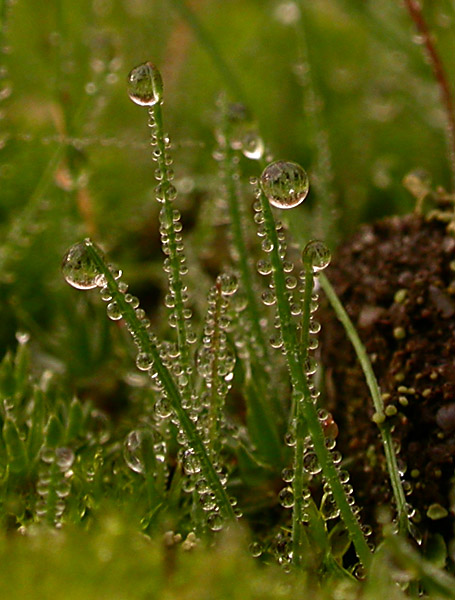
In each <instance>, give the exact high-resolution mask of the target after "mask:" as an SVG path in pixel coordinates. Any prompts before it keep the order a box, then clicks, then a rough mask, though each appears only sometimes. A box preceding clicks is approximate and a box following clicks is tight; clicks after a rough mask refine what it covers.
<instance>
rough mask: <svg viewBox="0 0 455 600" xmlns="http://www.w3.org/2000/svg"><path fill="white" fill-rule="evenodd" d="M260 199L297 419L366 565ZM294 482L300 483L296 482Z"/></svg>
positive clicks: (274, 234)
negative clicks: (305, 365)
mask: <svg viewBox="0 0 455 600" xmlns="http://www.w3.org/2000/svg"><path fill="white" fill-rule="evenodd" d="M260 202H261V207H262V211H263V215H264V224H265V228H266V235H267V237H268V238H269V240H270V241H271V243H272V250H271V252H270V262H271V264H272V276H273V283H274V286H275V293H276V302H277V311H278V317H279V320H280V326H281V333H282V337H283V345H284V350H285V354H286V360H287V364H288V370H289V374H290V377H291V382H292V386H293V392H294V394H295V395H296V396H297V397H298V398H299V397H301V398H302V399H301V400H298V402H297V405H296V411H297V412H296V414H297V422H299V421H301V422H302V423H304V426H305V427H306V429H307V430H308V432H309V434H310V436H311V439H312V442H313V445H314V450H315V452H316V455H317V457H318V460H319V463H320V465H321V468H322V473H323V476H324V478H325V480H326V482H327V483H328V485H329V486H330V489H331V492H332V494H333V497H334V500H335V502H336V504H337V506H338V508H339V510H340V515H341V518H342V519H343V521H344V524H345V526H346V529H347V530H348V532H349V535H350V538H351V540H352V542H353V544H354V547H355V550H356V553H357V556H358V557H359V560H360V561H361V562H362V563H363V565H364V566H365V567H367V566H368V565H369V563H370V561H371V556H372V553H371V550H370V548H369V547H368V544H367V542H366V540H365V537H364V535H363V533H362V530H361V527H360V524H359V522H358V520H357V517H356V515H355V514H354V513H353V511H352V508H351V506H350V505H349V503H348V500H347V497H346V493H345V491H344V488H343V485H342V483H341V481H340V479H339V476H338V471H337V469H336V467H335V464H334V462H333V459H332V456H331V454H330V451H329V450H328V449H327V448H326V445H325V436H324V432H323V430H322V426H321V424H320V422H319V418H318V414H317V410H316V407H315V406H314V404H313V401H312V398H311V393H310V390H309V387H308V381H307V376H306V374H305V373H304V370H303V360H302V354H301V351H300V348H299V345H298V342H297V331H296V327H295V325H294V323H293V321H292V316H291V311H290V306H289V302H288V299H287V293H286V284H285V275H284V270H283V265H282V262H281V258H280V256H279V251H278V247H279V241H278V236H277V231H276V227H275V221H274V217H273V214H272V209H271V207H270V205H269V202H268V200H267V198H266V197H265V195H264V194H263V192H262V191H261V194H260ZM308 268H310V267H309V266H308V265H306V269H308ZM295 483H296V482H295V480H294V485H295ZM298 485H300V483H299V482H298ZM302 485H303V480H302ZM296 496H297V494H295V499H296ZM295 499H294V502H295ZM295 526H296V533H297V536H298V537H297V543H298V545H299V547H298V548H297V554H296V556H295V557H294V558H293V560H294V563H295V564H296V563H297V564H298V561H299V559H300V557H301V551H300V544H301V542H300V540H301V537H300V535H301V527H302V526H301V525H300V524H298V523H297V522H295ZM294 543H296V542H294Z"/></svg>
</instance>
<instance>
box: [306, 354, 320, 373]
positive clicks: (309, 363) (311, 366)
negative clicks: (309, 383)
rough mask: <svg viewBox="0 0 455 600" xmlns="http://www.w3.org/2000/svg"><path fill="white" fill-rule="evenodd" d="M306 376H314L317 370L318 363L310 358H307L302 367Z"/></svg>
mask: <svg viewBox="0 0 455 600" xmlns="http://www.w3.org/2000/svg"><path fill="white" fill-rule="evenodd" d="M303 368H304V370H305V374H306V375H308V376H309V375H314V374H315V373H316V371H317V368H318V363H317V362H316V360H315V359H314V358H313V357H312V356H307V358H306V359H305V363H304V366H303Z"/></svg>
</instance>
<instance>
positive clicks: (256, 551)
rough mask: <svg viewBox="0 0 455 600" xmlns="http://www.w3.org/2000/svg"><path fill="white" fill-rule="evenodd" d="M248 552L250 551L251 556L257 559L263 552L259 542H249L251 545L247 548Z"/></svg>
mask: <svg viewBox="0 0 455 600" xmlns="http://www.w3.org/2000/svg"><path fill="white" fill-rule="evenodd" d="M248 550H249V551H250V553H251V556H253V557H254V558H258V557H259V556H261V554H262V552H263V548H262V544H260V543H259V542H251V544H250V545H249V546H248Z"/></svg>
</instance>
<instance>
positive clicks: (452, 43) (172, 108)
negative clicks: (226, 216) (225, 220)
mask: <svg viewBox="0 0 455 600" xmlns="http://www.w3.org/2000/svg"><path fill="white" fill-rule="evenodd" d="M0 5H1V14H2V17H1V18H2V33H1V35H2V40H1V44H0V45H1V46H2V55H1V63H2V70H1V72H0V75H1V92H0V98H1V105H0V110H1V116H2V118H1V120H0V147H1V150H0V222H1V225H0V235H1V245H0V274H1V284H0V293H1V300H0V302H1V303H2V319H1V323H0V347H1V348H2V350H4V349H6V348H8V347H10V346H12V345H14V344H15V339H14V335H15V332H16V331H17V330H26V331H29V332H30V333H31V334H32V337H33V339H34V340H39V352H37V354H36V356H38V359H37V360H38V362H41V364H42V365H44V366H46V365H49V366H52V368H54V369H60V370H61V371H62V372H67V373H69V374H70V375H71V376H72V377H74V379H75V380H77V381H78V382H79V385H81V383H80V382H81V381H84V378H89V379H90V377H91V374H92V373H93V372H95V371H96V369H97V368H98V367H100V368H101V367H102V366H103V365H105V363H106V360H108V361H109V360H111V361H114V363H115V361H118V360H120V361H121V360H123V359H122V357H121V356H120V357H119V356H118V353H119V352H120V353H121V347H122V346H121V345H118V344H117V345H116V344H114V343H112V342H113V340H112V338H113V337H114V338H115V336H116V335H120V334H117V332H116V331H115V328H112V327H110V328H109V326H108V324H107V323H105V321H106V319H104V318H99V319H97V318H95V317H94V315H96V314H98V313H99V312H100V311H101V312H102V308H101V307H100V306H99V303H98V302H97V299H92V298H91V296H90V294H88V295H84V294H78V293H77V292H75V290H72V289H69V288H68V286H66V285H65V283H64V282H63V280H62V278H61V275H60V272H59V268H60V261H61V257H62V255H63V253H64V251H65V250H66V249H67V247H68V246H70V245H71V244H73V243H74V242H76V241H78V240H80V239H81V238H83V237H85V236H87V235H90V236H93V237H94V238H95V239H96V240H99V241H100V242H101V243H102V244H103V245H104V247H105V249H106V250H108V251H109V253H110V255H111V256H112V257H113V259H114V260H116V261H117V262H118V264H120V265H121V266H122V268H123V269H124V271H125V273H126V279H127V281H129V282H130V284H131V288H132V291H133V293H136V294H137V295H138V296H139V297H140V298H141V300H142V304H143V306H144V308H146V309H147V310H149V311H150V312H151V313H152V316H153V315H155V317H154V323H155V325H156V326H157V327H158V328H159V327H160V314H161V313H160V310H159V309H157V307H158V306H159V301H160V291H159V290H160V285H161V282H162V279H163V276H162V273H161V261H162V255H161V252H160V249H159V238H158V224H157V212H158V208H159V207H158V204H157V203H156V202H155V200H154V186H155V181H154V178H153V168H154V167H153V164H152V162H151V160H150V155H149V151H148V135H149V132H148V128H147V124H146V121H147V114H146V111H145V110H143V109H140V108H139V107H137V106H136V105H134V104H133V103H132V102H131V101H130V100H129V99H128V97H127V94H126V77H127V74H128V72H129V71H130V69H131V68H132V67H134V66H136V65H137V64H139V63H141V62H143V61H145V60H151V61H152V62H153V63H155V64H156V65H158V66H159V68H160V69H161V71H162V75H163V79H164V85H165V105H164V114H165V121H166V128H167V129H168V131H169V133H170V135H171V139H172V141H173V155H174V168H175V181H176V187H177V188H178V190H179V192H180V194H179V200H178V206H179V208H180V209H181V210H182V212H183V217H184V218H183V220H184V225H185V228H186V231H188V232H189V234H190V236H192V237H191V239H189V238H187V247H188V248H189V249H190V250H189V254H190V257H189V258H190V260H191V254H192V253H193V254H196V255H197V254H201V253H202V254H203V251H204V244H206V243H207V244H209V243H210V235H207V229H206V226H207V223H209V221H208V217H207V214H208V213H210V207H211V206H212V205H213V206H214V205H215V204H216V200H217V197H218V196H219V193H220V192H219V180H218V174H217V164H216V162H215V161H214V160H213V158H212V153H213V150H214V147H215V136H214V131H215V127H216V98H217V96H218V94H219V93H220V92H221V91H222V90H225V89H227V91H228V93H230V96H231V98H232V100H233V101H238V100H243V101H244V102H246V103H247V104H248V106H249V108H250V110H251V113H252V114H253V115H254V118H255V119H256V120H257V124H258V128H259V130H260V132H261V135H262V137H263V139H264V141H265V143H266V145H267V147H268V148H269V149H270V151H271V152H272V153H273V155H274V156H275V157H276V158H282V159H286V160H293V161H296V162H299V163H301V164H302V165H303V166H304V167H305V168H306V169H307V171H308V173H309V176H310V180H311V181H312V184H313V183H315V185H313V191H312V193H311V194H310V197H309V199H308V201H307V202H306V204H307V207H305V208H303V209H302V211H300V212H299V213H298V215H297V216H296V217H295V220H294V217H293V220H294V223H293V224H294V227H293V231H294V234H295V233H296V231H297V234H298V231H299V228H300V227H301V228H302V231H304V234H302V235H303V237H305V236H308V235H310V234H311V233H312V227H313V219H314V214H315V212H316V211H315V207H316V206H317V203H318V202H319V203H321V202H325V200H326V199H325V198H321V195H322V194H323V193H324V190H327V189H330V190H331V193H332V194H333V206H334V208H335V213H334V215H333V219H334V222H335V227H333V226H331V228H330V229H328V228H325V229H324V226H322V228H321V224H320V223H319V224H317V223H314V230H315V232H316V234H319V233H320V231H321V230H322V231H325V233H326V234H327V237H328V241H329V243H331V245H332V246H333V245H334V244H335V242H336V241H337V240H340V239H343V238H345V237H346V236H348V235H349V233H350V232H351V231H353V230H354V229H355V228H356V227H357V225H358V224H359V223H361V222H365V221H368V220H372V219H374V218H377V217H380V216H384V215H389V214H396V213H398V214H401V213H405V212H408V211H410V210H412V208H413V205H414V199H413V198H412V196H411V195H410V194H409V192H408V191H407V190H406V189H405V188H404V187H403V184H402V180H403V177H404V176H405V175H406V174H407V173H408V172H409V171H411V170H414V169H416V168H421V169H424V170H426V171H427V172H428V173H429V174H430V176H431V178H432V181H433V184H434V186H439V185H440V186H444V187H445V188H446V189H447V188H448V187H449V182H450V170H449V166H448V160H447V155H446V140H445V134H444V127H445V114H444V111H443V107H442V105H441V103H440V99H439V90H438V87H437V85H436V83H435V81H434V78H433V76H432V73H431V68H430V66H429V65H428V64H427V63H426V61H425V59H424V55H423V52H422V48H421V44H420V43H419V41H420V40H419V39H418V37H416V32H415V27H414V24H413V23H412V21H411V20H410V18H409V15H408V13H407V12H406V10H405V8H404V6H402V4H401V3H400V2H397V1H395V0H312V1H311V2H309V1H303V0H302V1H301V2H293V1H289V0H284V1H282V0H192V1H191V2H190V1H188V2H187V3H186V5H182V2H181V1H180V0H113V1H108V0H90V1H89V0H79V1H78V2H74V1H72V0H60V1H56V0H50V1H48V2H38V1H37V0H28V1H27V2H24V1H23V0H17V1H14V2H11V1H9V2H6V1H5V0H2V1H1V3H0ZM182 6H187V7H188V8H189V9H190V10H191V11H192V15H193V16H194V18H195V19H196V23H197V24H198V26H197V27H199V29H198V28H196V29H195V27H194V25H192V23H191V22H190V21H189V20H188V17H187V16H185V9H184V8H182ZM424 13H425V16H426V18H427V20H428V24H429V26H430V28H431V30H432V32H433V34H434V37H435V41H436V44H437V47H438V49H439V51H440V54H441V57H442V60H443V62H444V64H445V67H446V69H447V71H448V76H449V79H450V81H453V79H454V75H455V63H454V61H453V56H454V55H455V36H454V35H453V32H454V21H455V7H454V3H453V1H452V0H437V1H436V0H426V1H425V2H424ZM207 40H208V42H207ZM218 56H220V57H221V60H222V61H224V63H225V64H226V65H228V68H229V69H230V72H231V73H232V74H233V77H234V78H235V79H236V81H238V86H239V87H240V88H241V90H242V92H241V95H242V98H240V97H239V94H237V95H236V94H235V93H232V89H229V87H228V82H227V81H226V78H225V77H223V74H222V72H221V71H220V69H219V68H218V67H217V57H218ZM309 82H310V83H309ZM315 120H316V122H317V127H316V128H315ZM321 157H322V159H321ZM321 160H322V163H323V168H322V171H321V170H320V167H318V164H319V165H320V162H321ZM318 161H319V163H318ZM241 167H242V170H243V171H244V173H245V182H246V186H245V188H246V190H247V192H246V197H247V198H248V206H250V204H251V192H250V191H248V184H247V182H248V176H250V175H258V174H259V173H260V167H259V166H258V164H257V162H255V161H249V160H247V159H242V165H241ZM330 173H331V174H332V175H331V176H332V180H331V181H330V177H329V176H330ZM321 174H322V178H323V179H324V178H326V180H325V182H324V181H323V182H322V185H321V183H320V185H319V186H318V185H317V182H318V177H319V178H321ZM327 178H328V179H327ZM324 183H325V186H326V187H325V188H324ZM327 186H328V187H327ZM248 193H249V195H250V196H249V197H248V195H247V194H248ZM199 217H201V218H199ZM216 218H217V219H218V222H219V221H220V219H221V220H222V215H221V216H220V215H218V216H217V217H216ZM198 219H199V220H198ZM197 223H199V224H197ZM204 227H205V229H204ZM215 252H216V251H215ZM214 260H215V263H216V256H215V259H214ZM223 260H224V256H223V258H222V259H220V261H219V262H220V263H222V262H223ZM221 266H222V264H220V267H221ZM199 281H202V280H199ZM202 288H203V289H202ZM205 290H206V287H204V284H202V283H201V290H200V291H201V292H202V291H203V292H204V294H205ZM196 291H198V290H196ZM89 296H90V298H89V299H87V298H88V297H89ZM108 329H109V331H110V333H108V332H107V330H108ZM123 347H124V346H123Z"/></svg>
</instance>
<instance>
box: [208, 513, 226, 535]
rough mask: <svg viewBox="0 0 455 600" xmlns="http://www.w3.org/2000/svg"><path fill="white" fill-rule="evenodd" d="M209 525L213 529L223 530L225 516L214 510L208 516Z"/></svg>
mask: <svg viewBox="0 0 455 600" xmlns="http://www.w3.org/2000/svg"><path fill="white" fill-rule="evenodd" d="M207 525H208V526H209V528H210V529H211V530H212V531H221V529H223V517H222V516H221V515H220V514H219V513H217V512H212V513H210V514H209V516H208V517H207Z"/></svg>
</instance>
